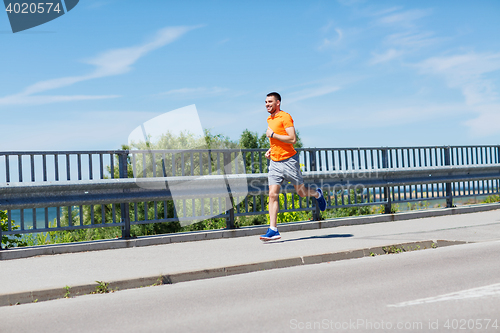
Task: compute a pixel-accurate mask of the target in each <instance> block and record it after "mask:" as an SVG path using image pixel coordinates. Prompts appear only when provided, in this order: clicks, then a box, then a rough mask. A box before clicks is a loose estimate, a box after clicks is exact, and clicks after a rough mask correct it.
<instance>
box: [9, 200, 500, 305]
mask: <svg viewBox="0 0 500 333" xmlns="http://www.w3.org/2000/svg"><path fill="white" fill-rule="evenodd" d="M437 240H447V241H462V242H484V241H492V240H500V210H493V211H487V212H480V213H472V214H462V215H451V216H441V217H430V218H420V219H414V220H406V221H397V222H384V223H375V224H365V225H352V226H340V227H334V228H325V229H315V230H304V231H291V232H284V233H282V239H281V240H280V241H276V242H269V243H263V242H261V241H260V240H259V238H258V236H248V237H239V238H227V239H214V240H206V241H196V242H184V243H172V244H165V245H155V246H145V247H135V248H123V249H113V250H102V251H92V252H80V253H67V254H59V255H49V256H38V257H31V258H23V259H14V260H5V261H1V262H0V265H1V267H2V274H0V288H1V289H0V305H9V304H16V303H27V302H32V301H34V300H38V301H41V300H46V299H53V298H60V297H63V296H64V294H65V292H66V290H65V289H64V288H65V287H66V286H68V287H70V288H71V289H70V292H71V293H72V295H75V294H86V293H87V294H88V293H89V292H90V291H91V290H94V289H95V286H96V281H104V282H110V283H111V284H110V287H112V288H119V289H127V288H133V287H138V286H146V285H151V284H152V283H154V282H155V281H156V280H158V279H159V280H160V281H161V282H163V283H172V282H179V281H186V280H195V279H201V278H209V277H216V276H223V275H230V274H237V273H244V272H249V271H256V270H262V269H269V268H276V267H286V266H296V265H301V264H307V263H314V262H324V261H334V260H339V259H347V258H350V257H361V256H365V255H369V253H370V252H372V251H373V252H376V253H377V252H381V249H382V247H385V246H388V245H394V244H402V243H412V242H417V243H416V244H420V245H421V247H422V248H423V247H430V246H431V243H430V242H427V243H424V242H425V241H434V242H436V241H437ZM443 244H444V243H443ZM408 246H412V247H413V248H415V247H416V245H407V247H408ZM361 249H364V251H356V250H361Z"/></svg>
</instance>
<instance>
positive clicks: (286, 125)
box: [260, 92, 326, 241]
mask: <svg viewBox="0 0 500 333" xmlns="http://www.w3.org/2000/svg"><path fill="white" fill-rule="evenodd" d="M280 106H281V96H280V94H278V93H277V92H272V93H269V94H267V98H266V108H267V112H269V117H268V118H267V124H268V125H269V127H268V128H267V132H266V135H267V137H268V138H269V140H270V141H271V148H269V150H268V151H267V152H266V158H268V159H270V160H271V164H270V165H269V173H268V182H269V219H270V225H269V229H268V230H267V233H266V234H265V235H262V236H260V239H261V240H263V241H268V240H276V239H280V238H281V236H280V233H279V232H278V228H277V224H276V220H277V217H278V211H279V200H278V198H279V193H280V189H281V183H282V182H283V180H286V181H289V182H291V183H292V185H293V186H294V187H295V191H296V192H297V194H298V195H300V196H301V197H306V196H310V197H315V198H316V200H317V204H318V205H319V208H320V210H322V211H324V210H325V209H326V201H325V198H324V197H323V192H322V191H321V189H319V188H318V189H317V190H313V189H310V188H306V187H305V186H304V180H303V179H302V174H301V173H300V163H299V154H297V152H296V151H295V149H293V145H294V144H295V142H297V137H296V135H295V127H294V126H293V119H292V116H290V115H289V114H288V113H286V112H285V111H282V110H281V109H280Z"/></svg>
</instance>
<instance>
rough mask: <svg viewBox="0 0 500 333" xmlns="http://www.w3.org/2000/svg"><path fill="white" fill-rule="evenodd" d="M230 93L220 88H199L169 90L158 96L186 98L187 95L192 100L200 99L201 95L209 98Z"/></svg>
mask: <svg viewBox="0 0 500 333" xmlns="http://www.w3.org/2000/svg"><path fill="white" fill-rule="evenodd" d="M227 91H229V89H227V88H220V87H212V88H207V87H198V88H180V89H173V90H169V91H166V92H163V93H160V94H158V96H185V95H191V96H189V97H190V98H191V97H192V96H193V95H194V97H198V96H200V95H202V96H207V95H218V94H221V93H225V92H227Z"/></svg>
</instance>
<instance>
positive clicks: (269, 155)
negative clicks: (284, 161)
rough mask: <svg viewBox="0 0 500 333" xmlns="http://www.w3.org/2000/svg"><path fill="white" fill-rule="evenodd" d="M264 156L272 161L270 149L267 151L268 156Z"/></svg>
mask: <svg viewBox="0 0 500 333" xmlns="http://www.w3.org/2000/svg"><path fill="white" fill-rule="evenodd" d="M264 156H266V158H267V159H268V160H270V159H271V148H269V149H268V150H267V151H266V155H264Z"/></svg>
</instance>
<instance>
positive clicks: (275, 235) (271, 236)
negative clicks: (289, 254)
mask: <svg viewBox="0 0 500 333" xmlns="http://www.w3.org/2000/svg"><path fill="white" fill-rule="evenodd" d="M280 238H281V235H280V233H279V231H278V230H276V231H274V230H273V229H271V228H269V229H267V232H266V234H265V235H261V236H260V240H262V241H270V240H277V239H280Z"/></svg>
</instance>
